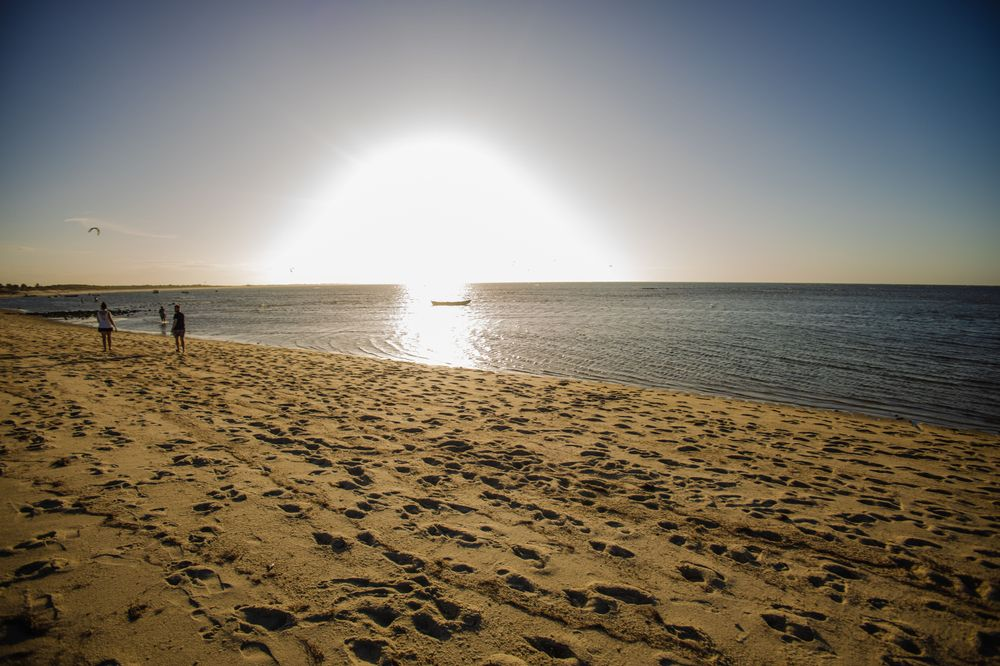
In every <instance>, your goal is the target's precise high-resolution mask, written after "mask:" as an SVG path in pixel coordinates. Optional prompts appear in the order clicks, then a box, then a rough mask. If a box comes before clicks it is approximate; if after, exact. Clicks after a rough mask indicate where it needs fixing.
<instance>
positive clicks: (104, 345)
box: [97, 301, 118, 352]
mask: <svg viewBox="0 0 1000 666" xmlns="http://www.w3.org/2000/svg"><path fill="white" fill-rule="evenodd" d="M97 330H98V332H99V333H100V334H101V349H102V350H103V351H106V352H110V351H111V331H117V330H118V326H117V325H116V324H115V318H114V317H113V316H112V315H111V310H109V309H108V304H107V303H105V302H104V301H101V309H100V310H98V311H97Z"/></svg>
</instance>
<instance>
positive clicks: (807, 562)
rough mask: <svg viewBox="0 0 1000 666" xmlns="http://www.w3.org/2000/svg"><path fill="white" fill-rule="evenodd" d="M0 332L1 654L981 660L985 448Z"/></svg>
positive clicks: (270, 660)
mask: <svg viewBox="0 0 1000 666" xmlns="http://www.w3.org/2000/svg"><path fill="white" fill-rule="evenodd" d="M99 349H100V341H99V338H98V335H97V333H96V331H91V330H87V329H83V328H80V327H72V326H66V325H60V324H55V323H51V322H45V321H38V320H35V319H29V318H26V317H23V316H18V315H12V314H3V315H0V359H2V365H0V368H2V374H0V389H2V390H0V438H2V439H0V497H2V498H3V502H2V506H0V512H2V521H0V524H2V525H3V529H2V532H0V600H2V603H0V626H2V632H3V633H2V639H0V659H6V660H7V661H14V662H17V661H19V660H20V661H25V662H27V663H65V664H77V663H85V664H97V663H108V664H113V663H119V664H138V663H166V664H173V663H177V664H190V663H196V662H197V663H202V664H207V663H211V664H242V663H247V662H249V663H259V664H285V665H289V664H320V663H333V664H339V663H359V664H394V663H399V664H403V663H432V664H467V663H493V664H520V663H528V664H571V663H579V664H583V663H587V664H673V663H681V664H684V663H691V664H699V663H714V664H772V663H818V662H832V663H845V664H918V663H919V664H927V663H941V664H948V663H987V662H990V661H995V660H996V659H997V655H998V654H1000V620H998V617H1000V580H998V575H997V567H998V566H1000V552H998V551H1000V548H998V546H997V529H998V524H1000V518H998V514H997V501H998V498H1000V496H998V493H1000V483H998V478H1000V477H998V475H997V462H998V460H997V459H998V455H997V453H998V444H1000V437H997V436H996V435H987V434H981V433H972V432H958V431H953V430H948V429H944V428H936V427H933V426H924V425H921V426H920V427H919V428H917V427H914V426H913V425H912V424H910V423H908V422H905V421H892V420H884V419H874V418H867V417H863V416H856V415H848V414H841V413H836V412H827V411H822V410H811V409H803V408H794V407H782V406H774V405H766V404H756V403H751V402H745V401H737V400H727V399H722V398H714V397H703V396H694V395H685V394H679V393H674V392H669V391H661V390H649V389H639V388H633V387H624V386H615V385H603V384H598V383H594V382H584V381H575V380H561V379H556V378H542V377H531V376H524V375H516V374H498V373H489V372H480V371H471V370H461V369H450V368H440V367H428V366H420V365H414V364H405V363H395V362H385V361H377V360H372V359H365V358H355V357H346V356H338V355H329V354H319V353H309V352H296V351H290V350H284V349H276V348H268V347H262V346H255V345H238V344H232V343H222V342H212V341H205V340H194V339H192V340H189V344H188V353H187V354H186V355H183V356H179V355H177V354H175V353H174V351H173V343H172V341H171V340H170V339H168V338H162V337H158V336H152V335H140V334H117V335H116V336H115V354H113V355H104V354H102V353H101V352H100V350H99Z"/></svg>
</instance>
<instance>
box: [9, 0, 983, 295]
mask: <svg viewBox="0 0 1000 666" xmlns="http://www.w3.org/2000/svg"><path fill="white" fill-rule="evenodd" d="M0 99H2V100H3V102H2V104H0V156H2V157H0V282H11V281H15V282H29V283H35V282H41V283H54V282H86V283H119V284H120V283H154V282H160V283H167V282H171V283H181V282H183V283H194V282H205V283H216V284H242V283H249V282H278V281H283V282H297V281H307V282H316V281H337V282H345V281H363V282H370V281H376V282H383V281H395V280H397V279H419V278H420V277H421V275H420V270H421V267H422V266H425V265H428V264H435V265H440V264H442V263H448V262H449V259H448V257H449V256H451V257H459V256H461V257H462V259H461V260H459V259H457V258H456V259H455V262H454V268H455V269H456V271H457V273H458V274H456V275H452V276H450V277H453V278H457V279H463V280H464V279H468V280H486V279H515V280H516V279H525V280H535V279H638V280H684V281H688V280H690V281H699V280H711V281H714V280H723V281H794V282H893V283H962V284H970V283H976V284H1000V123H998V121H997V119H998V118H1000V5H997V4H996V3H995V2H986V1H983V2H975V1H970V2H946V1H941V2H919V1H910V2H850V1H848V2H811V1H801V0H800V1H789V2H776V1H764V2H750V1H747V2H736V1H733V2H713V1H711V0H709V1H691V2H671V1H667V0H664V1H662V2H649V3H646V2H584V1H566V2H517V1H514V0H503V1H499V0H498V1H495V2H486V1H470V2H460V1H456V0H451V1H448V2H436V1H434V2H422V1H420V0H407V1H399V2H297V1H283V2H252V1H242V0H241V1H235V0H233V1H230V2H219V1H211V0H209V1H198V2H185V1H171V2H101V1H88V2H48V1H46V0H26V1H14V2H6V3H4V4H3V5H2V9H0ZM421 165H426V167H427V168H423V166H421ZM414 183H416V184H417V185H416V186H414ZM414 188H416V190H417V191H414ZM90 226H99V227H101V229H102V232H101V235H100V237H98V236H97V234H95V233H90V234H88V233H87V229H88V228H89V227H90ZM441 248H447V250H446V251H445V250H442V249H441ZM421 256H423V257H424V260H423V261H421V260H420V259H419V258H420V257H421ZM415 257H416V258H415ZM404 269H405V270H404ZM435 277H441V276H440V275H436V276H435Z"/></svg>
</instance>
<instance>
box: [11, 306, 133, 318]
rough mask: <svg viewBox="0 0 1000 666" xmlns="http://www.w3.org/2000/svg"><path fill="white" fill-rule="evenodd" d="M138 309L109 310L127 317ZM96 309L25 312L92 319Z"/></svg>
mask: <svg viewBox="0 0 1000 666" xmlns="http://www.w3.org/2000/svg"><path fill="white" fill-rule="evenodd" d="M138 311H139V310H138V309H136V308H121V309H118V310H111V314H113V315H114V316H116V317H128V316H129V315H132V314H135V313H136V312H138ZM96 313H97V310H93V309H91V310H62V311H55V312H26V313H25V314H29V315H32V316H35V317H46V318H48V319H92V318H94V317H96V316H97V314H96Z"/></svg>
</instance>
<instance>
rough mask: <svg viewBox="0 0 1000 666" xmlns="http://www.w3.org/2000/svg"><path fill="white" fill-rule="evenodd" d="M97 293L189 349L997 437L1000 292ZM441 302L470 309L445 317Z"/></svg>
mask: <svg viewBox="0 0 1000 666" xmlns="http://www.w3.org/2000/svg"><path fill="white" fill-rule="evenodd" d="M100 298H102V299H103V300H106V301H107V302H108V304H109V306H110V307H111V308H113V309H122V308H124V309H129V310H134V312H133V313H132V314H130V315H128V316H123V317H119V328H121V329H122V330H128V331H145V332H152V333H163V334H164V335H166V333H167V332H166V330H165V329H162V328H161V327H160V325H159V319H158V316H157V314H156V310H157V309H158V308H159V306H160V305H161V304H163V305H164V306H166V308H167V310H168V312H169V311H171V309H172V304H173V303H175V302H176V303H180V304H181V306H182V309H183V311H184V312H185V313H186V315H187V331H188V337H189V338H198V337H204V338H216V339H224V340H236V341H242V342H254V343H261V344H268V345H276V346H281V347H290V348H300V349H311V350H318V351H325V352H339V353H346V354H357V355H364V356H374V357H379V358H391V359H400V360H406V361H416V362H421V363H433V364H442V365H454V366H462V367H470V368H483V369H492V370H514V371H522V372H529V373H534V374H546V375H555V376H565V377H579V378H586V379H597V380H607V381H612V382H620V383H627V384H636V385H641V386H655V387H664V388H672V389H680V390H689V391H696V392H702V393H711V394H720V395H727V396H735V397H743V398H751V399H758V400H766V401H773V402H782V403H791V404H800V405H810V406H818V407H827V408H834V409H842V410H848V411H857V412H864V413H869V414H875V415H881V416H900V417H904V418H909V419H915V420H919V421H926V422H931V423H939V424H943V425H949V426H955V427H963V428H975V429H981V430H988V431H992V432H1000V288H994V287H925V286H869V285H779V284H706V283H695V284H682V283H637V284H626V283H581V284H473V285H465V286H464V287H461V288H458V289H451V290H440V291H433V290H430V291H428V290H419V289H410V288H407V287H403V286H392V285H390V286H385V285H382V286H373V285H367V286H295V287H264V288H261V287H242V288H223V289H200V290H196V289H191V290H189V291H187V292H181V291H179V290H162V291H161V293H158V294H154V293H151V292H134V293H124V292H123V293H116V294H104V295H102V296H101V297H100ZM432 298H435V299H448V300H457V299H459V298H470V299H471V303H470V305H468V306H466V307H448V306H438V307H435V306H432V305H431V303H430V301H431V299H432ZM3 306H4V307H12V308H21V309H24V310H27V311H33V312H52V311H68V310H80V309H87V308H95V307H96V303H95V298H94V296H93V295H89V294H74V295H72V296H63V297H58V298H52V297H27V298H19V299H12V300H8V301H6V302H5V303H3ZM168 316H169V315H168ZM77 323H81V324H84V325H88V326H95V325H96V324H95V322H94V320H90V321H81V320H77ZM96 340H97V338H96V333H95V342H94V344H95V345H97V344H98V343H97V342H96ZM189 346H190V347H193V348H194V349H196V348H197V343H195V344H189ZM164 347H165V348H172V343H170V344H168V342H167V341H165V342H164Z"/></svg>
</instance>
